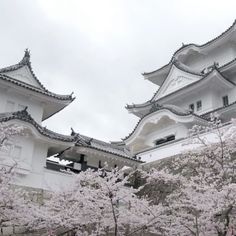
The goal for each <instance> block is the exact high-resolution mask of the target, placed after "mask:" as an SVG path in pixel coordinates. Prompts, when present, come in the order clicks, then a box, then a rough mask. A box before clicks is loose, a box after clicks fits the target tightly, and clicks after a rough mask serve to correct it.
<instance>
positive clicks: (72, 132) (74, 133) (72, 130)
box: [70, 127, 76, 136]
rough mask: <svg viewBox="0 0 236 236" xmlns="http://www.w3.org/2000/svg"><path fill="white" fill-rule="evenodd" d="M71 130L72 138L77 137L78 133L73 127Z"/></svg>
mask: <svg viewBox="0 0 236 236" xmlns="http://www.w3.org/2000/svg"><path fill="white" fill-rule="evenodd" d="M70 129H71V134H70V135H71V136H75V135H76V132H75V131H74V129H73V128H72V127H71V128H70Z"/></svg>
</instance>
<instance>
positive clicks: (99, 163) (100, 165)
mask: <svg viewBox="0 0 236 236" xmlns="http://www.w3.org/2000/svg"><path fill="white" fill-rule="evenodd" d="M98 168H102V161H101V160H99V162H98Z"/></svg>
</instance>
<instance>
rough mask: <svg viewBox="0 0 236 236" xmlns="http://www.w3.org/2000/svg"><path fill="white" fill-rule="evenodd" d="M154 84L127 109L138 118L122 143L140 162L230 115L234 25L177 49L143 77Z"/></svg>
mask: <svg viewBox="0 0 236 236" xmlns="http://www.w3.org/2000/svg"><path fill="white" fill-rule="evenodd" d="M143 76H144V78H145V79H146V80H149V81H150V82H152V83H154V84H155V85H157V86H158V89H157V91H156V93H155V94H154V96H153V97H152V98H151V99H150V100H149V101H147V102H144V103H142V104H133V105H127V107H126V108H127V110H128V111H129V112H130V113H133V114H134V115H136V116H138V117H139V118H140V120H139V122H138V124H137V125H136V127H135V128H134V129H133V131H132V132H131V133H130V134H129V135H128V136H127V137H126V138H125V139H124V140H123V141H124V142H125V144H126V145H127V146H128V147H129V148H130V150H131V152H132V154H133V155H136V156H137V157H139V158H141V159H142V160H144V161H146V162H150V165H151V162H153V161H155V160H158V159H162V158H165V157H169V156H173V155H177V154H179V153H181V152H182V151H183V149H184V147H183V145H182V144H183V143H184V142H185V141H186V138H187V137H188V129H189V128H191V127H192V126H193V125H194V124H200V125H201V124H202V125H204V124H206V123H207V121H208V120H209V116H210V113H212V112H217V113H218V114H219V115H220V119H221V120H222V122H224V123H226V122H229V121H230V120H231V118H235V117H236V22H234V24H233V25H232V26H231V27H229V28H228V29H227V30H226V31H225V32H223V33H222V34H221V35H220V36H218V37H216V38H215V39H213V40H211V41H209V42H207V43H205V44H203V45H196V44H189V45H183V46H182V47H181V48H180V49H178V50H177V51H176V52H175V53H174V54H173V57H172V58H171V60H170V62H169V63H168V64H166V65H164V66H163V67H161V68H159V69H157V70H155V71H152V72H149V73H144V74H143Z"/></svg>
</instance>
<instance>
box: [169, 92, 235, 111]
mask: <svg viewBox="0 0 236 236" xmlns="http://www.w3.org/2000/svg"><path fill="white" fill-rule="evenodd" d="M225 95H228V98H229V104H230V103H232V102H234V101H236V88H234V89H229V90H224V91H221V92H214V91H211V90H210V89H207V88H206V89H204V90H200V91H198V92H196V93H191V95H189V96H186V97H185V98H183V97H182V100H174V101H173V102H172V104H173V105H176V106H179V107H182V108H184V109H189V105H190V104H192V103H193V104H194V106H195V111H194V113H196V114H198V115H201V114H204V113H206V112H209V111H212V110H214V109H216V108H219V107H222V106H223V101H222V97H223V96H225ZM200 100H201V101H202V109H201V110H200V111H197V109H196V108H197V101H200Z"/></svg>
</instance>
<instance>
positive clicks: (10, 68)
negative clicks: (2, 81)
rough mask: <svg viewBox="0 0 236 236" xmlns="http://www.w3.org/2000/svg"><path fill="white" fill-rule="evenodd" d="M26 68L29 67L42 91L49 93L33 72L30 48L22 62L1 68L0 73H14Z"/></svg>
mask: <svg viewBox="0 0 236 236" xmlns="http://www.w3.org/2000/svg"><path fill="white" fill-rule="evenodd" d="M24 66H28V68H29V70H30V73H31V74H32V76H33V78H34V79H35V80H36V81H37V83H38V84H39V86H40V87H41V89H42V90H44V91H48V90H47V89H46V87H45V86H44V85H43V84H42V83H41V82H40V81H39V79H38V78H37V76H36V75H35V73H34V71H33V68H32V66H31V61H30V50H29V49H28V48H27V49H26V50H25V53H24V56H23V58H22V59H21V61H20V62H18V63H17V64H15V65H11V66H7V67H4V68H1V69H0V73H6V72H10V71H14V70H17V69H20V68H22V67H24Z"/></svg>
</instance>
